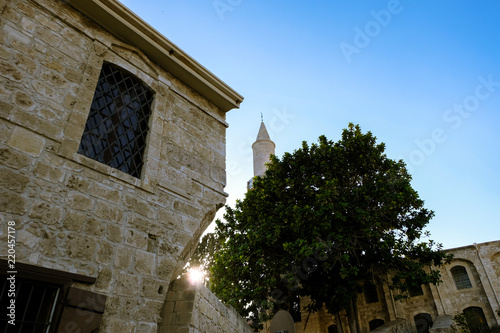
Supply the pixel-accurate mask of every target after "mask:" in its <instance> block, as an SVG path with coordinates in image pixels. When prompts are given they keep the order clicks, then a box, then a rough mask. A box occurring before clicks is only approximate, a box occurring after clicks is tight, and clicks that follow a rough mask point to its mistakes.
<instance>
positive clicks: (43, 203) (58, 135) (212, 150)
mask: <svg viewBox="0 0 500 333" xmlns="http://www.w3.org/2000/svg"><path fill="white" fill-rule="evenodd" d="M103 4H104V5H103ZM75 6H82V8H83V7H85V6H88V8H87V7H85V8H83V9H82V10H80V9H78V10H77V9H75V8H74V7H75ZM92 6H94V7H92ZM95 6H103V8H97V7H95ZM104 6H105V7H104ZM96 8H97V9H99V11H97V10H96ZM83 11H84V12H85V14H83V13H82V12H83ZM0 13H1V14H0V22H1V24H0V26H1V29H0V210H1V213H0V226H1V227H0V238H1V239H0V242H1V245H0V249H1V258H3V259H7V258H6V256H5V254H6V253H7V252H6V245H7V241H6V239H7V223H8V221H15V225H16V240H17V242H16V260H17V262H19V263H24V264H28V265H31V266H35V267H44V268H48V269H52V270H54V271H56V272H66V273H72V274H78V275H81V276H85V277H90V278H95V283H82V282H78V281H73V283H72V287H74V288H77V289H81V290H85V291H90V292H94V293H97V294H99V295H104V296H106V302H105V308H104V312H103V316H102V322H101V324H100V331H101V332H122V333H125V332H156V331H157V328H158V324H159V323H160V322H161V320H162V319H161V316H160V313H161V310H162V307H163V306H164V301H165V297H166V294H167V292H168V287H169V283H170V282H171V281H172V280H173V279H175V278H176V276H177V275H178V274H179V272H180V270H181V269H182V267H183V266H184V264H185V263H186V261H187V260H188V258H189V257H190V255H191V253H192V251H193V250H194V248H195V246H196V244H197V242H198V239H199V237H200V235H201V233H202V232H203V231H204V230H205V228H206V227H207V226H208V224H209V223H210V222H211V221H212V219H213V217H214V215H215V213H216V211H217V210H218V209H219V208H220V207H221V206H222V205H223V203H224V202H225V197H226V193H225V192H224V186H225V182H226V174H225V131H226V128H227V123H226V121H225V113H226V112H227V111H228V110H229V109H231V108H233V107H237V106H238V104H239V102H240V101H241V100H242V97H241V96H239V95H238V94H237V93H235V92H234V91H233V90H231V89H230V88H229V87H227V86H225V85H224V83H223V82H220V81H218V79H217V78H214V77H213V76H212V74H211V73H209V72H208V71H206V70H204V69H203V68H202V67H201V66H199V65H198V64H197V63H196V62H194V60H192V59H190V58H189V56H187V55H185V54H183V53H182V51H181V50H179V49H177V48H176V47H175V45H174V46H172V45H173V44H172V45H170V44H168V40H166V39H165V38H164V37H162V36H160V35H159V34H158V33H157V32H155V31H153V30H152V29H151V28H150V27H149V26H147V25H146V24H145V23H144V22H142V21H141V20H140V19H138V18H137V17H136V16H134V15H133V13H131V12H130V11H128V10H126V9H124V7H123V6H122V5H120V4H119V3H118V2H117V1H114V0H106V1H93V0H88V1H54V0H29V1H28V0H0ZM94 14H95V17H96V19H94V17H93V15H94ZM106 15H107V16H106ZM100 17H104V19H102V20H103V22H104V23H106V24H108V26H106V27H105V28H103V27H102V26H101V25H100V23H96V20H97V21H98V19H99V18H100ZM120 18H123V20H120ZM124 29H125V30H124ZM127 29H128V30H127ZM121 32H123V35H124V36H118V37H117V34H118V35H119V34H120V33H121ZM125 33H126V34H125ZM128 37H130V40H126V38H128ZM136 44H137V45H136ZM162 52H163V53H162ZM175 57H177V58H175ZM179 59H181V60H179ZM162 61H164V63H161V62H162ZM104 62H107V63H112V64H114V65H116V66H119V67H120V68H123V69H124V70H126V71H128V72H129V73H131V74H132V75H134V76H135V77H137V78H138V79H139V80H141V81H142V82H144V83H145V84H146V85H147V86H149V87H150V88H151V89H152V90H153V91H154V94H155V95H154V102H153V107H152V113H151V116H150V119H149V133H148V137H147V144H146V150H145V152H144V156H143V159H144V166H143V168H142V173H141V177H140V178H136V177H133V176H130V175H129V174H126V173H124V172H122V171H119V170H117V169H114V168H112V167H110V166H108V165H106V164H103V163H100V162H97V161H95V160H93V159H91V158H88V157H86V156H83V155H81V154H79V153H78V152H77V151H78V147H79V143H80V139H81V137H82V132H83V130H84V127H85V124H86V121H87V117H88V114H89V109H90V105H91V103H92V99H93V96H94V91H95V89H96V85H97V81H98V78H99V75H100V71H101V67H102V65H103V63H104ZM159 63H160V64H159ZM169 66H171V67H169ZM200 68H202V69H200ZM204 71H205V72H204ZM172 72H174V74H173V73H172ZM214 87H215V88H214ZM221 96H222V97H221ZM228 96H229V97H228ZM231 99H232V101H233V102H232V105H231V103H228V102H227V100H231ZM221 101H222V102H221ZM224 101H225V102H224ZM228 104H229V105H228Z"/></svg>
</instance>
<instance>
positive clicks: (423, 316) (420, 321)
mask: <svg viewBox="0 0 500 333" xmlns="http://www.w3.org/2000/svg"><path fill="white" fill-rule="evenodd" d="M413 320H414V321H415V327H416V328H417V333H429V328H431V327H432V317H431V315H430V314H428V313H419V314H418V315H416V316H415V317H413Z"/></svg>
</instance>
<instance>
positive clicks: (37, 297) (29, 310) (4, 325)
mask: <svg viewBox="0 0 500 333" xmlns="http://www.w3.org/2000/svg"><path fill="white" fill-rule="evenodd" d="M2 278H3V276H2ZM2 280H3V282H2V283H3V285H2V289H1V292H2V293H1V295H0V299H1V301H0V304H1V307H2V309H6V308H7V306H8V304H9V303H10V300H11V299H13V298H12V297H10V295H9V284H10V281H8V280H7V279H6V278H3V279H2ZM60 291H61V290H60V288H59V287H58V286H54V285H50V284H43V283H38V282H35V281H29V280H21V279H16V293H15V297H14V299H15V307H16V312H15V314H16V317H15V325H10V324H9V323H8V320H9V319H10V318H9V317H7V316H2V317H0V332H1V333H7V332H8V333H17V332H19V333H21V332H22V333H24V332H26V333H30V332H33V333H35V332H36V333H38V332H48V331H49V329H51V324H52V321H53V320H54V311H55V308H56V304H57V301H58V298H59V295H60Z"/></svg>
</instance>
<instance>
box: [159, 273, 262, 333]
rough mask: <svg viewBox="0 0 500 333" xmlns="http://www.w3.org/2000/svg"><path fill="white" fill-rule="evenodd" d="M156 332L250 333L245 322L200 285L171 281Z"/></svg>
mask: <svg viewBox="0 0 500 333" xmlns="http://www.w3.org/2000/svg"><path fill="white" fill-rule="evenodd" d="M162 316H163V318H164V322H163V323H162V325H161V327H160V330H159V332H160V333H166V332H168V333H177V332H179V333H180V332H192V333H251V332H253V331H252V329H251V328H250V326H249V325H248V324H247V323H246V321H245V320H244V319H243V318H242V317H241V316H240V315H239V314H238V313H237V312H236V310H235V309H234V308H232V307H230V306H226V305H224V304H223V303H221V302H220V301H219V299H218V298H217V297H216V296H215V295H214V294H213V293H212V292H211V291H210V290H208V289H207V288H206V287H205V286H203V285H202V284H200V283H198V284H192V283H190V282H189V280H188V279H187V278H186V277H185V276H184V277H183V278H181V279H179V280H175V281H174V282H173V283H172V285H171V287H170V288H169V292H168V294H167V301H166V302H165V307H164V308H163V315H162Z"/></svg>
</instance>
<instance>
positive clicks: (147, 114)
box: [77, 61, 156, 179]
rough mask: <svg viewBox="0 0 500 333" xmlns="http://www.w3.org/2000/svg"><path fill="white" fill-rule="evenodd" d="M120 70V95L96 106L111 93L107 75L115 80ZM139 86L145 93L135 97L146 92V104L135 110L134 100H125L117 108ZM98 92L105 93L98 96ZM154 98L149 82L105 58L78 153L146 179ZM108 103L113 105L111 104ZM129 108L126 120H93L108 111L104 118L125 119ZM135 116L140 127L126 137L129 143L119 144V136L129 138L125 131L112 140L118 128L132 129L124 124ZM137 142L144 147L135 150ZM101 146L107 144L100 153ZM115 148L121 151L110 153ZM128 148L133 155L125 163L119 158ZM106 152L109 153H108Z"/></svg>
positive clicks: (119, 170) (117, 83) (137, 177)
mask: <svg viewBox="0 0 500 333" xmlns="http://www.w3.org/2000/svg"><path fill="white" fill-rule="evenodd" d="M109 71H110V73H107V74H105V72H109ZM117 73H118V74H119V75H120V77H121V80H119V81H118V82H113V83H115V84H116V86H115V88H117V89H118V90H119V91H118V93H117V96H112V97H110V99H111V101H110V102H109V103H105V104H104V105H101V106H99V107H97V105H98V104H100V103H99V102H100V101H102V100H103V99H104V97H105V96H106V95H107V94H110V93H111V88H112V86H111V87H110V86H108V84H109V79H108V78H109V77H112V78H113V80H115V76H116V74H117ZM127 82H128V84H127ZM101 83H102V85H101ZM120 86H122V88H123V89H119V87H120ZM138 86H139V87H140V89H141V91H142V93H141V94H139V95H137V96H133V99H134V100H136V99H138V98H139V97H138V96H143V95H144V96H145V97H146V99H147V100H146V101H144V102H145V103H143V104H140V105H139V106H138V107H136V108H135V109H131V108H129V107H128V106H130V105H131V104H132V103H126V104H123V105H122V106H121V108H119V109H118V106H117V103H116V101H122V100H123V99H122V98H121V97H125V96H130V95H129V94H128V92H129V91H134V92H137V89H136V87H138ZM98 92H102V93H101V94H99V95H98ZM155 100H156V91H155V89H153V88H152V87H151V86H150V85H148V84H147V83H146V82H145V81H144V80H143V79H141V78H140V77H139V76H137V75H135V74H134V73H132V72H130V71H129V70H127V69H126V68H124V67H123V66H120V65H118V64H116V63H114V62H111V61H103V62H102V64H101V70H100V72H99V76H98V77H97V82H96V86H95V89H94V93H93V97H92V100H91V102H90V106H89V108H88V113H87V118H86V120H85V124H84V128H83V132H82V135H81V137H80V141H79V143H78V149H77V153H78V154H79V155H81V156H85V157H86V158H88V159H90V160H93V161H95V162H97V163H100V164H104V165H106V166H108V167H110V168H112V169H113V170H116V171H118V172H122V173H124V174H127V175H129V176H131V177H133V178H136V179H143V178H144V172H145V169H146V161H147V154H148V146H149V142H150V136H151V130H152V118H153V111H154V104H155ZM109 105H111V106H112V107H111V106H109ZM126 109H130V110H131V111H132V113H129V115H128V116H126V118H125V119H119V120H118V123H115V122H113V121H109V122H105V121H103V120H101V121H99V123H95V122H94V121H93V120H94V119H95V118H103V117H102V114H103V113H106V112H107V111H111V112H110V114H109V115H107V117H105V118H104V120H105V119H108V120H110V119H112V118H123V112H121V111H122V110H126ZM139 112H140V113H141V114H142V117H141V118H139V117H138V116H137V115H138V114H139ZM134 116H135V117H134ZM132 118H137V122H136V124H138V126H137V127H138V129H136V130H133V137H132V138H127V140H126V143H125V144H124V145H123V144H120V141H121V140H120V138H122V137H126V135H125V134H126V133H128V132H129V131H125V132H124V133H122V134H119V135H118V136H116V137H115V138H114V139H112V140H110V137H113V136H115V134H116V133H117V132H118V131H119V130H126V129H127V128H128V129H129V130H130V129H131V128H130V126H126V125H125V124H124V123H125V122H130V120H131V119H132ZM105 124H107V126H104V127H106V129H105V130H104V131H103V132H99V133H98V135H99V137H100V138H99V139H96V140H94V141H92V140H89V138H92V136H93V135H92V134H93V132H96V131H98V130H99V128H102V127H103V125H105ZM143 127H144V128H143ZM144 133H145V135H144ZM85 139H87V140H85ZM86 141H88V142H89V143H88V144H84V142H86ZM141 141H143V142H141ZM99 143H101V145H99ZM102 143H105V145H103V144H102ZM131 143H132V144H131ZM137 143H140V144H141V146H140V147H139V148H137V149H134V146H135V144H137ZM99 146H106V147H105V148H104V147H101V148H100V149H99V150H98V153H97V154H95V152H96V151H97V149H98V148H96V147H99ZM113 147H118V148H119V149H120V150H119V151H117V152H111V150H112V148H113ZM126 147H132V149H133V151H129V150H126V149H124V148H126ZM126 151H128V152H129V153H130V154H131V156H130V157H128V158H124V160H123V161H122V162H117V161H118V160H120V159H121V157H122V156H123V154H124V152H126ZM107 152H108V154H106V153H107ZM92 155H95V156H92ZM104 155H109V156H108V158H106V157H105V156H104ZM135 156H139V158H140V161H139V162H138V163H137V164H138V165H136V158H135ZM126 161H128V162H130V163H131V164H132V165H133V167H127V164H128V163H125V162H126ZM115 163H119V165H118V166H114V164H115ZM122 166H124V167H125V169H126V170H123V167H122Z"/></svg>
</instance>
